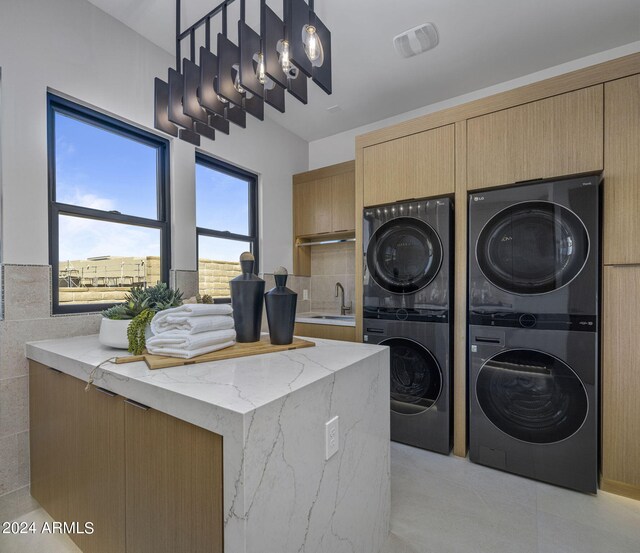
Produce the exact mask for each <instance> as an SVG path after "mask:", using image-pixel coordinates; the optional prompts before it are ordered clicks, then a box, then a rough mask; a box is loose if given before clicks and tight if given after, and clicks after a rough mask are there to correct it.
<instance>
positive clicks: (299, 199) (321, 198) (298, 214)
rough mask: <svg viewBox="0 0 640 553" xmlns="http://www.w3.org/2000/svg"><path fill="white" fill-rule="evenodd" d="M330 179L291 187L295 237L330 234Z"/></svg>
mask: <svg viewBox="0 0 640 553" xmlns="http://www.w3.org/2000/svg"><path fill="white" fill-rule="evenodd" d="M331 192H332V187H331V178H325V179H318V180H311V181H306V182H298V183H296V184H295V185H294V186H293V211H294V214H295V215H294V225H295V235H296V236H312V235H314V234H323V233H327V232H331V217H332V215H331Z"/></svg>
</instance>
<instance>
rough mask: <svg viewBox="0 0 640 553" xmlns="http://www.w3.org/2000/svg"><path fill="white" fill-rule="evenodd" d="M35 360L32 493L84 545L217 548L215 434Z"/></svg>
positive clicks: (137, 551) (101, 550)
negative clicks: (88, 528) (89, 530)
mask: <svg viewBox="0 0 640 553" xmlns="http://www.w3.org/2000/svg"><path fill="white" fill-rule="evenodd" d="M85 386H86V384H85V383H84V382H82V381H80V380H78V379H76V378H73V377H71V376H68V375H66V374H63V373H60V372H59V371H56V370H54V369H50V368H48V367H45V366H44V365H41V364H39V363H36V362H34V361H31V362H30V366H29V409H30V421H29V425H30V446H31V495H32V496H33V497H34V498H35V499H37V500H38V502H39V503H40V504H41V505H42V506H43V507H44V509H45V510H46V511H47V512H48V513H49V514H50V515H51V516H52V517H53V518H54V519H55V520H57V521H61V522H62V521H66V522H68V523H69V522H73V521H76V522H78V523H79V524H80V527H81V528H82V527H83V525H84V524H85V523H86V522H92V523H93V528H94V533H93V534H82V533H73V534H70V537H71V539H73V541H74V542H75V543H76V544H77V545H78V547H79V548H80V549H81V550H82V551H83V553H114V552H118V553H123V552H126V553H145V552H147V551H148V552H153V553H165V552H166V553H174V552H176V551H190V552H192V553H222V551H223V545H222V544H223V522H222V517H223V514H222V513H223V506H222V437H221V436H219V435H217V434H213V433H212V432H208V431H206V430H203V429H202V428H198V427H196V426H193V425H191V424H188V423H186V422H183V421H181V420H178V419H176V418H174V417H170V416H169V415H166V414H163V413H160V412H159V411H155V410H153V409H149V408H147V407H145V406H141V405H139V404H136V403H135V402H129V400H125V399H124V398H122V397H120V396H118V395H116V394H113V393H111V392H109V391H108V390H103V389H100V388H96V387H95V386H92V387H91V388H90V389H89V390H88V391H85Z"/></svg>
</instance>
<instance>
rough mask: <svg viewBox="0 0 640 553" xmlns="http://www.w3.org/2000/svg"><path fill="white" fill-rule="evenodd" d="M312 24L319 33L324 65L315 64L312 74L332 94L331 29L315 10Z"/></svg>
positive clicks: (321, 86) (319, 84) (314, 79)
mask: <svg viewBox="0 0 640 553" xmlns="http://www.w3.org/2000/svg"><path fill="white" fill-rule="evenodd" d="M310 24H311V25H313V27H314V28H315V30H316V34H317V35H318V40H319V47H320V48H321V49H322V58H323V59H322V65H313V68H312V70H311V76H312V78H313V82H314V83H316V84H317V85H318V86H319V87H320V88H321V89H322V90H324V91H325V92H326V93H327V94H331V31H329V29H327V27H326V26H325V24H324V23H323V22H322V21H321V20H320V18H319V17H318V16H317V15H316V14H315V13H313V12H311V18H310Z"/></svg>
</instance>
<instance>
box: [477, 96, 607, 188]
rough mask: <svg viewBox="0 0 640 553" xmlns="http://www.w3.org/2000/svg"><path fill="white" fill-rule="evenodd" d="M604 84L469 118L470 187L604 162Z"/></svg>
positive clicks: (545, 175)
mask: <svg viewBox="0 0 640 553" xmlns="http://www.w3.org/2000/svg"><path fill="white" fill-rule="evenodd" d="M602 112H603V93H602V85H597V86H593V87H590V88H584V89H581V90H577V91H575V92H570V93H567V94H561V95H559V96H554V97H552V98H546V99H544V100H539V101H537V102H531V103H529V104H524V105H521V106H517V107H514V108H510V109H505V110H502V111H497V112H495V113H490V114H488V115H483V116H481V117H476V118H474V119H469V120H468V121H467V148H468V159H467V182H468V189H469V190H474V189H478V188H485V187H489V186H498V185H503V184H510V183H514V182H517V181H524V180H531V179H538V178H551V177H558V176H562V175H572V174H576V173H585V172H589V171H598V170H601V169H602V167H603V159H602V156H603V135H604V132H603V123H602V119H603V118H602Z"/></svg>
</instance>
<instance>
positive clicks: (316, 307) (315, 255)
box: [310, 242, 356, 314]
mask: <svg viewBox="0 0 640 553" xmlns="http://www.w3.org/2000/svg"><path fill="white" fill-rule="evenodd" d="M355 261H356V256H355V243H354V242H342V243H338V244H324V245H321V246H311V288H310V294H311V295H310V299H311V311H322V312H327V313H336V314H337V313H340V298H336V297H335V292H336V282H340V283H341V284H342V286H344V291H345V304H346V305H349V302H351V305H352V308H353V305H354V303H355V302H354V298H355V287H356V276H355V273H356V266H355Z"/></svg>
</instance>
